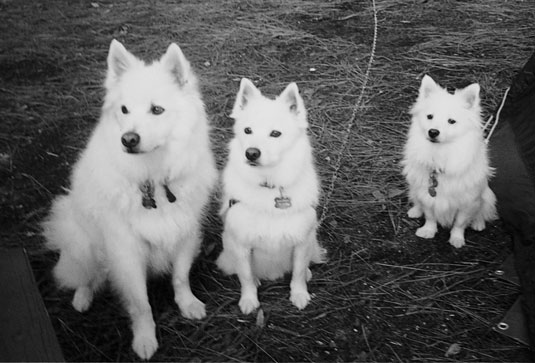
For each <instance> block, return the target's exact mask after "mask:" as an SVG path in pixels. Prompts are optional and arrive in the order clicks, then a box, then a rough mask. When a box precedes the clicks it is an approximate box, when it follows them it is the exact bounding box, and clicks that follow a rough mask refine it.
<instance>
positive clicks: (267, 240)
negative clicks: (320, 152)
mask: <svg viewBox="0 0 535 363" xmlns="http://www.w3.org/2000/svg"><path fill="white" fill-rule="evenodd" d="M231 117H233V118H234V119H235V124H234V134H235V135H234V139H233V140H232V141H231V142H230V145H229V148H230V153H229V159H228V163H227V165H226V167H225V170H224V172H223V188H224V197H223V206H222V210H221V213H222V216H223V219H224V232H223V251H222V253H221V255H220V257H219V258H218V260H217V264H218V266H219V267H220V268H221V269H222V270H223V271H224V272H225V273H227V274H237V275H238V278H239V280H240V283H241V298H240V302H239V306H240V309H241V311H242V312H243V313H244V314H249V313H251V312H252V311H253V310H254V309H256V308H257V307H258V306H259V305H260V303H259V301H258V296H257V286H258V285H259V280H260V279H269V280H274V279H277V278H279V277H282V276H283V275H284V274H285V273H287V272H292V280H291V295H290V300H291V301H292V303H293V304H294V305H295V306H296V307H297V308H299V309H303V308H304V307H305V306H306V305H307V304H308V303H309V301H310V294H309V293H308V290H307V281H308V280H309V279H310V278H311V276H312V275H311V272H310V270H309V269H308V267H309V265H310V263H311V262H313V263H320V262H322V261H323V258H324V255H325V250H324V249H323V248H321V247H320V246H319V244H318V242H317V239H316V229H317V218H316V210H315V207H316V206H317V204H318V196H319V182H318V177H317V175H316V171H315V168H314V161H313V156H312V148H311V146H310V141H309V139H308V135H307V127H308V122H307V117H306V109H305V106H304V103H303V100H302V98H301V96H300V95H299V90H298V88H297V85H296V84H295V83H291V84H289V85H288V86H287V87H286V89H285V90H284V91H283V92H282V93H281V94H280V95H279V96H278V97H277V98H276V99H275V100H271V99H268V98H266V97H264V96H263V95H262V94H261V93H260V91H259V90H258V89H257V88H256V87H255V85H254V84H253V83H252V82H251V81H250V80H248V79H246V78H244V79H242V81H241V84H240V89H239V91H238V94H237V98H236V103H235V105H234V108H233V110H232V115H231Z"/></svg>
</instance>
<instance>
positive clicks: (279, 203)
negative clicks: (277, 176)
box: [275, 187, 292, 209]
mask: <svg viewBox="0 0 535 363" xmlns="http://www.w3.org/2000/svg"><path fill="white" fill-rule="evenodd" d="M279 192H280V197H276V198H275V208H278V209H287V208H290V207H291V206H292V200H291V199H290V198H289V197H287V196H285V195H284V193H283V192H284V189H283V188H282V187H280V188H279Z"/></svg>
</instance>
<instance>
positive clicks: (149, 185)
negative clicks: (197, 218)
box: [139, 179, 176, 209]
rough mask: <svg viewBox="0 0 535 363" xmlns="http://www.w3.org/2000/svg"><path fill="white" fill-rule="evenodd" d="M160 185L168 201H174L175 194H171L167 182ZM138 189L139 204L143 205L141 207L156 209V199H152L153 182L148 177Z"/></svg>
mask: <svg viewBox="0 0 535 363" xmlns="http://www.w3.org/2000/svg"><path fill="white" fill-rule="evenodd" d="M162 187H163V189H164V191H165V196H166V197H167V200H168V201H169V203H174V202H176V196H175V195H174V194H173V192H171V190H170V189H169V187H168V186H167V184H162ZM139 190H140V191H141V205H143V207H145V208H146V209H152V208H154V209H156V208H157V206H156V200H155V199H154V190H155V187H154V182H153V181H152V180H150V179H148V180H146V181H145V182H144V183H143V184H141V185H140V186H139Z"/></svg>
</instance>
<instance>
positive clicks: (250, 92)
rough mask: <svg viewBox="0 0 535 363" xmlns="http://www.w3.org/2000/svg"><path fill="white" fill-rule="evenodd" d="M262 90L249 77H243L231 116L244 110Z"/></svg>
mask: <svg viewBox="0 0 535 363" xmlns="http://www.w3.org/2000/svg"><path fill="white" fill-rule="evenodd" d="M260 95H261V93H260V91H259V90H258V88H256V86H255V85H254V83H253V82H251V81H250V80H249V79H247V78H242V79H241V82H240V89H239V91H238V94H237V95H236V102H235V103H234V107H233V109H232V113H231V115H230V117H235V116H236V115H237V114H238V113H239V112H241V111H243V110H244V109H245V107H246V106H247V104H248V103H249V102H250V101H251V99H253V98H255V97H259V96H260Z"/></svg>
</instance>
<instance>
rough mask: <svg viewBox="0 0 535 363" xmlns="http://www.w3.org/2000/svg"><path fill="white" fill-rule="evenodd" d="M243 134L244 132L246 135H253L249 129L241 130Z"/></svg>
mask: <svg viewBox="0 0 535 363" xmlns="http://www.w3.org/2000/svg"><path fill="white" fill-rule="evenodd" d="M243 132H245V133H246V134H247V135H250V134H252V133H253V130H251V128H250V127H246V128H245V129H243Z"/></svg>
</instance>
